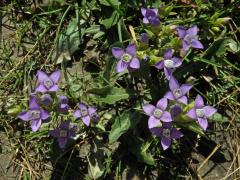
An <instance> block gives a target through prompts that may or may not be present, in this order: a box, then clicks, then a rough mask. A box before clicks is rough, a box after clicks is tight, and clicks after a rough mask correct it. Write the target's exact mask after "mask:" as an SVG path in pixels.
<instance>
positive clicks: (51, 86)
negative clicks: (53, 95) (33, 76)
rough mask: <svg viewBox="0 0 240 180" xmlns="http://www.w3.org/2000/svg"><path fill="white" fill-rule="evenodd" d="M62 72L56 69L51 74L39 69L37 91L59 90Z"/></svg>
mask: <svg viewBox="0 0 240 180" xmlns="http://www.w3.org/2000/svg"><path fill="white" fill-rule="evenodd" d="M60 76H61V72H60V71H55V72H53V73H52V74H50V75H49V76H48V75H47V74H46V73H45V72H43V71H40V70H38V72H37V77H38V86H37V87H36V92H43V93H44V92H54V91H57V90H58V85H57V83H58V81H59V79H60Z"/></svg>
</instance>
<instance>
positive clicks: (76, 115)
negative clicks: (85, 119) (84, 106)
mask: <svg viewBox="0 0 240 180" xmlns="http://www.w3.org/2000/svg"><path fill="white" fill-rule="evenodd" d="M73 116H74V117H76V118H80V117H82V113H81V111H80V110H79V109H77V110H76V111H74V113H73Z"/></svg>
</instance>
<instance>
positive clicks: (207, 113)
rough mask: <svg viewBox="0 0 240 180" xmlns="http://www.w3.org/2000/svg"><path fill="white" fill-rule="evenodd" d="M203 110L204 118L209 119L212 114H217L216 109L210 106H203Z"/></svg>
mask: <svg viewBox="0 0 240 180" xmlns="http://www.w3.org/2000/svg"><path fill="white" fill-rule="evenodd" d="M203 109H204V114H205V116H206V117H211V116H212V115H213V114H214V113H216V112H217V109H215V108H214V107H211V106H205V107H203Z"/></svg>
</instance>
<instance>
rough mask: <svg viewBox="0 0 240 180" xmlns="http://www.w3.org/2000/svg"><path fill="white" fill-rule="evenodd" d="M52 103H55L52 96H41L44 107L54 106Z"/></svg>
mask: <svg viewBox="0 0 240 180" xmlns="http://www.w3.org/2000/svg"><path fill="white" fill-rule="evenodd" d="M52 102H53V99H52V97H51V95H50V94H43V95H42V96H41V104H42V105H43V106H49V105H51V104H52Z"/></svg>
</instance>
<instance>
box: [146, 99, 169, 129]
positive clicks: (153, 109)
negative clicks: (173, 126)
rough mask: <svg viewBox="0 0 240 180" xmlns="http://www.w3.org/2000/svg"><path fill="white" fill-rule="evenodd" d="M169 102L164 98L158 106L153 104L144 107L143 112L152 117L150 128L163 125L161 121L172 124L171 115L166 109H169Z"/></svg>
mask: <svg viewBox="0 0 240 180" xmlns="http://www.w3.org/2000/svg"><path fill="white" fill-rule="evenodd" d="M167 105H168V101H167V99H166V98H162V99H160V100H159V101H158V102H157V105H156V106H153V105H152V104H146V105H144V106H143V111H144V112H145V113H146V114H147V115H148V116H150V117H149V119H148V128H149V129H151V128H153V127H157V126H159V125H161V121H163V122H170V121H172V117H171V114H170V113H169V112H167V111H165V109H166V108H167Z"/></svg>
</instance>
